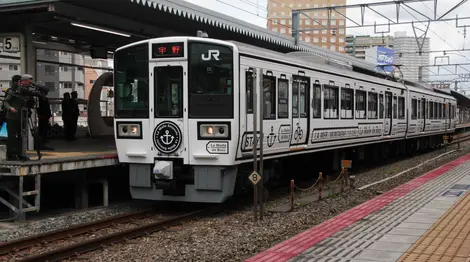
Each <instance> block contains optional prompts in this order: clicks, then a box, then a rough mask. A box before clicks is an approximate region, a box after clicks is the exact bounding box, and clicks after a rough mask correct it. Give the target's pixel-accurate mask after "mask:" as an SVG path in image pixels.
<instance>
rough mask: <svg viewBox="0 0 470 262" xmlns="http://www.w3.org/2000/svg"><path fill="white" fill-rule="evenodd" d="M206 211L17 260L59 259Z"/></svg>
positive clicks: (187, 218) (161, 228) (130, 237)
mask: <svg viewBox="0 0 470 262" xmlns="http://www.w3.org/2000/svg"><path fill="white" fill-rule="evenodd" d="M206 212H208V210H199V211H194V212H190V213H187V214H184V215H180V216H176V217H173V218H168V219H165V220H160V221H157V222H152V223H148V224H144V225H141V226H137V227H134V228H130V229H126V230H123V231H119V232H115V233H112V234H108V235H105V236H101V237H98V238H93V239H88V240H85V241H82V242H79V243H76V244H73V245H69V246H65V247H62V248H59V249H55V250H51V251H47V252H44V253H41V254H38V255H33V256H29V257H26V258H23V259H21V260H18V261H22V262H32V261H60V260H63V259H67V258H70V257H73V256H76V255H79V254H83V253H86V252H90V251H94V250H97V249H100V248H102V247H103V246H105V245H109V244H116V243H120V242H124V241H127V240H129V239H133V238H136V237H140V236H143V235H148V234H151V233H153V232H156V231H161V230H163V229H165V228H167V227H170V226H174V225H177V224H180V223H182V222H184V221H186V220H190V219H191V218H195V217H196V216H197V215H201V214H203V213H204V214H205V213H206Z"/></svg>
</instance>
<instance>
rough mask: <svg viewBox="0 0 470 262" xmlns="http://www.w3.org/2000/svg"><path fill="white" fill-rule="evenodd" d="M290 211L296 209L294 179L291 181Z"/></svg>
mask: <svg viewBox="0 0 470 262" xmlns="http://www.w3.org/2000/svg"><path fill="white" fill-rule="evenodd" d="M290 211H291V212H292V211H294V180H293V179H292V180H291V181H290Z"/></svg>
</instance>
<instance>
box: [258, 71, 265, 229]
mask: <svg viewBox="0 0 470 262" xmlns="http://www.w3.org/2000/svg"><path fill="white" fill-rule="evenodd" d="M259 76H260V78H259V86H260V95H259V99H260V103H259V104H260V109H259V119H260V120H259V121H260V124H259V137H260V141H259V144H260V148H259V174H260V176H261V180H260V181H259V183H260V186H259V187H260V192H259V199H260V201H259V202H260V204H259V212H260V214H259V219H260V220H263V213H264V207H263V206H264V201H263V200H264V199H263V194H264V174H263V162H264V161H263V139H264V134H263V120H264V85H263V78H264V77H263V69H261V68H260V70H259Z"/></svg>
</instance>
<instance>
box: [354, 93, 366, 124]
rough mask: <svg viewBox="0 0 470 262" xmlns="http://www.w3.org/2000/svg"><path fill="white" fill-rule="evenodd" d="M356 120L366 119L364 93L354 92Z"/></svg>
mask: <svg viewBox="0 0 470 262" xmlns="http://www.w3.org/2000/svg"><path fill="white" fill-rule="evenodd" d="M356 118H357V119H364V118H366V91H362V90H356Z"/></svg>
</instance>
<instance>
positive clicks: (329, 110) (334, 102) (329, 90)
mask: <svg viewBox="0 0 470 262" xmlns="http://www.w3.org/2000/svg"><path fill="white" fill-rule="evenodd" d="M338 89H339V87H337V86H330V85H323V96H324V102H323V109H324V110H323V111H324V113H323V114H324V118H325V119H331V118H336V119H337V118H338V104H339V96H338V92H339V91H338Z"/></svg>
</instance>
